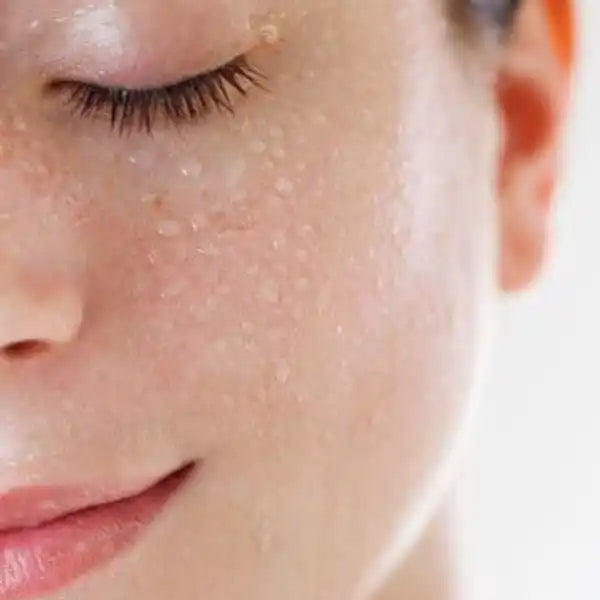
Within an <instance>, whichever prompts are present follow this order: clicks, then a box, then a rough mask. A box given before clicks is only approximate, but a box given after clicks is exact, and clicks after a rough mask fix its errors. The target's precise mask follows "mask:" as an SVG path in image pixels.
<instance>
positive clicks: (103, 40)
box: [69, 2, 128, 54]
mask: <svg viewBox="0 0 600 600" xmlns="http://www.w3.org/2000/svg"><path fill="white" fill-rule="evenodd" d="M69 25H70V32H69V33H70V35H71V39H73V40H74V41H76V42H77V43H84V44H85V45H92V46H96V47H97V48H100V49H107V50H110V51H111V53H113V54H122V53H123V52H124V38H125V34H126V33H127V29H128V24H127V21H126V19H125V16H124V14H123V11H122V10H121V9H120V8H119V7H118V6H116V4H115V3H114V2H111V3H109V4H107V5H104V6H100V7H97V6H94V5H91V6H89V7H87V8H80V9H77V10H76V11H75V12H74V13H73V17H72V18H71V19H69Z"/></svg>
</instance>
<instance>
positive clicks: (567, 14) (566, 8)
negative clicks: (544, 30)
mask: <svg viewBox="0 0 600 600" xmlns="http://www.w3.org/2000/svg"><path fill="white" fill-rule="evenodd" d="M545 4H546V11H547V14H548V23H549V25H550V35H551V37H552V43H553V45H554V48H555V49H556V53H557V55H558V57H559V59H560V62H561V64H562V65H563V66H564V68H565V69H567V70H570V68H571V66H572V64H573V58H574V48H575V18H574V15H573V7H572V3H571V0H545Z"/></svg>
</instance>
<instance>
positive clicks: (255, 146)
mask: <svg viewBox="0 0 600 600" xmlns="http://www.w3.org/2000/svg"><path fill="white" fill-rule="evenodd" d="M249 149H250V152H253V153H254V154H262V153H263V152H264V151H265V150H266V149H267V145H266V144H265V143H264V142H263V141H262V140H253V141H251V142H250V145H249Z"/></svg>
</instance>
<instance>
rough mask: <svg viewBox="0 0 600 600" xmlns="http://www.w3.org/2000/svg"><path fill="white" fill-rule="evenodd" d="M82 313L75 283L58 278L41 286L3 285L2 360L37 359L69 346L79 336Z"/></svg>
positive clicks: (0, 292) (0, 311)
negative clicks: (53, 350) (61, 346)
mask: <svg viewBox="0 0 600 600" xmlns="http://www.w3.org/2000/svg"><path fill="white" fill-rule="evenodd" d="M4 283H5V284H6V283H7V282H6V281H4ZM38 283H39V282H38ZM2 288H3V289H2ZM82 313H83V303H82V300H81V294H80V293H79V290H78V288H77V286H76V285H74V284H73V283H68V282H65V281H64V280H63V279H61V278H55V279H54V280H53V281H52V282H51V283H47V282H46V284H45V285H44V286H43V287H40V286H39V285H37V286H36V285H34V282H31V281H30V282H29V285H28V284H26V283H25V282H24V281H22V280H20V281H16V280H15V279H12V280H11V282H10V285H8V286H6V285H4V286H0V358H3V359H5V360H6V359H8V360H13V361H14V360H22V359H27V358H33V357H35V356H38V355H41V354H45V353H48V352H49V351H51V350H52V348H54V347H56V346H58V345H64V344H67V343H69V342H70V341H72V340H73V339H74V338H75V337H76V336H77V335H78V332H79V329H80V327H81V320H82Z"/></svg>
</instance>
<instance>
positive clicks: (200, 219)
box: [190, 213, 208, 232]
mask: <svg viewBox="0 0 600 600" xmlns="http://www.w3.org/2000/svg"><path fill="white" fill-rule="evenodd" d="M190 224H191V227H192V230H193V231H195V232H198V231H200V230H201V229H206V227H208V217H207V216H206V214H205V213H197V214H195V215H193V216H192V218H191V220H190Z"/></svg>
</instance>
